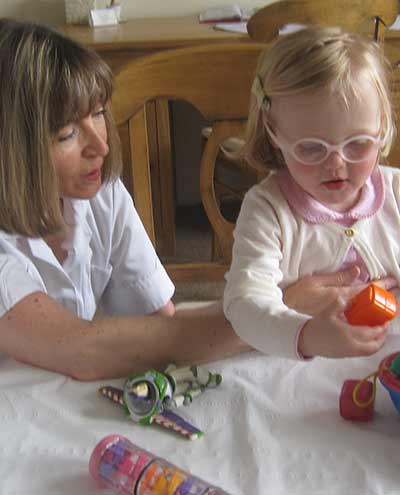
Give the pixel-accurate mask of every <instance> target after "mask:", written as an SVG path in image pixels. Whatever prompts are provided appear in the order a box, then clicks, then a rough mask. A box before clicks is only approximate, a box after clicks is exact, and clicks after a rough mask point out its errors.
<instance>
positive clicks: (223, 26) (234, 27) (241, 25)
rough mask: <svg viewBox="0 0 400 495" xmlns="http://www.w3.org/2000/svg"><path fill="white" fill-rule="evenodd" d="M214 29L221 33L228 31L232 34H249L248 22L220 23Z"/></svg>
mask: <svg viewBox="0 0 400 495" xmlns="http://www.w3.org/2000/svg"><path fill="white" fill-rule="evenodd" d="M213 28H214V29H218V30H219V31H228V32H230V33H241V34H247V23H246V22H220V23H218V24H214V26H213Z"/></svg>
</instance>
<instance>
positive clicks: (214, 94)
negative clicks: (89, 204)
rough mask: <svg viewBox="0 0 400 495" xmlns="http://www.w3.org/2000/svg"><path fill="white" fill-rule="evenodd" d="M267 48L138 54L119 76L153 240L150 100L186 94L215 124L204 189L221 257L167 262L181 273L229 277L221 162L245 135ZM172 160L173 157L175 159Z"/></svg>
mask: <svg viewBox="0 0 400 495" xmlns="http://www.w3.org/2000/svg"><path fill="white" fill-rule="evenodd" d="M263 48H265V45H263V44H259V43H253V42H249V43H247V42H240V43H219V44H214V45H202V46H196V47H190V48H181V49H175V50H168V51H163V52H160V53H156V54H153V55H149V56H146V57H142V58H139V59H135V60H132V62H130V63H129V64H127V65H126V66H124V68H123V69H122V70H121V71H120V72H119V73H118V74H117V76H116V78H115V87H116V89H115V94H114V97H113V102H112V107H113V113H114V117H115V119H116V122H117V125H118V126H119V129H120V133H121V136H122V138H123V140H124V141H125V156H124V168H125V173H124V179H125V181H126V182H127V185H128V189H130V190H131V191H133V195H134V200H135V205H136V208H137V210H138V212H139V215H140V216H141V218H142V221H143V223H144V225H145V228H146V229H147V231H148V232H149V233H150V234H151V236H152V239H153V240H154V225H153V208H154V205H153V203H152V194H151V181H150V176H151V170H150V169H151V157H150V156H149V153H148V149H149V148H148V145H147V144H148V141H146V140H147V139H151V138H152V137H151V136H148V137H146V110H145V106H146V104H147V103H148V102H150V101H156V102H163V103H165V101H166V100H168V101H172V100H178V99H179V100H185V101H187V102H189V103H191V104H192V105H194V107H196V108H197V109H198V110H199V111H200V113H201V114H202V116H203V117H204V119H205V120H206V121H208V122H210V124H211V126H212V132H211V135H210V136H209V138H208V139H207V143H206V145H205V148H204V152H203V156H202V161H201V165H200V170H201V174H200V175H201V177H200V189H201V199H202V202H203V206H204V209H205V211H206V213H207V216H208V218H209V220H210V223H211V226H212V228H213V230H214V233H215V236H216V239H217V242H218V246H219V251H220V254H221V259H220V260H219V261H217V262H212V261H210V262H204V263H189V264H177V265H167V270H168V272H169V273H170V275H171V277H172V279H173V280H175V281H178V280H221V279H222V277H223V273H224V272H225V271H226V269H227V266H228V264H229V262H230V257H231V247H232V231H233V223H232V222H229V221H227V220H226V219H225V218H224V217H223V215H222V214H221V211H220V209H219V205H218V201H217V199H216V194H215V184H214V175H215V162H216V159H217V156H218V154H219V153H220V147H221V144H222V143H223V142H224V140H226V139H227V138H230V137H240V136H242V135H243V131H244V126H245V121H246V119H247V113H248V107H249V99H250V88H251V84H252V80H253V77H254V72H255V68H256V63H257V59H258V56H259V54H260V52H261V50H262V49H263ZM167 127H168V126H167ZM126 144H127V145H128V146H126ZM166 160H168V163H170V161H171V160H172V159H171V157H168V158H166Z"/></svg>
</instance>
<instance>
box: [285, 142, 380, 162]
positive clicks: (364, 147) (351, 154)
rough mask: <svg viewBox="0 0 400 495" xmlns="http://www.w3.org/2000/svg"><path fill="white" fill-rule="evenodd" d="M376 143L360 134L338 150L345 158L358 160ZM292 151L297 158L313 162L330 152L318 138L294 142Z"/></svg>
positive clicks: (323, 158) (372, 148)
mask: <svg viewBox="0 0 400 495" xmlns="http://www.w3.org/2000/svg"><path fill="white" fill-rule="evenodd" d="M376 145H377V142H376V140H375V139H372V138H369V137H368V136H362V137H361V136H360V137H356V138H354V139H350V140H348V141H347V142H346V143H344V145H343V146H342V147H341V150H340V151H341V154H342V156H343V158H344V159H345V160H347V161H349V162H359V161H361V160H364V159H365V158H367V157H368V156H369V155H370V154H371V153H372V151H374V150H375V149H376ZM293 153H294V155H295V157H296V158H297V159H298V160H300V161H303V162H307V163H311V164H313V163H319V162H322V161H323V160H325V158H327V157H328V155H329V153H330V149H329V148H328V146H327V145H326V144H325V143H323V142H321V141H319V140H315V141H314V140H312V139H304V140H301V141H299V142H297V143H296V144H295V146H294V148H293Z"/></svg>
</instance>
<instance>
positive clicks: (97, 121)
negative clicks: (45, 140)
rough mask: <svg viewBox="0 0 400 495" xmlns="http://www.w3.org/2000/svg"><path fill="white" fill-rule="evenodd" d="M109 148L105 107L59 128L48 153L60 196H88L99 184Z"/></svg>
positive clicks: (98, 187) (100, 106) (83, 197)
mask: <svg viewBox="0 0 400 495" xmlns="http://www.w3.org/2000/svg"><path fill="white" fill-rule="evenodd" d="M108 151H109V148H108V144H107V128H106V123H105V118H104V107H103V106H102V105H98V106H97V107H95V109H94V110H93V111H92V112H91V113H89V114H88V115H87V116H86V117H84V118H82V119H80V120H78V121H77V122H72V123H71V124H69V125H67V126H66V127H64V128H62V129H60V131H59V132H58V133H57V135H56V136H55V137H54V139H53V142H52V145H51V149H50V154H51V159H52V163H53V166H54V168H55V170H56V173H57V175H58V180H59V183H60V196H61V197H69V198H79V199H90V198H92V197H93V196H95V195H96V193H97V192H98V190H99V189H100V187H101V168H102V166H103V163H104V158H105V157H106V156H107V154H108Z"/></svg>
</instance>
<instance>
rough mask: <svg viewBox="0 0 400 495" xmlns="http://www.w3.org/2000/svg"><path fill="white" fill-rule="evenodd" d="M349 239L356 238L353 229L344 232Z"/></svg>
mask: <svg viewBox="0 0 400 495" xmlns="http://www.w3.org/2000/svg"><path fill="white" fill-rule="evenodd" d="M344 233H345V234H346V236H347V237H353V236H354V230H353V229H346V230H345V231H344Z"/></svg>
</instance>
